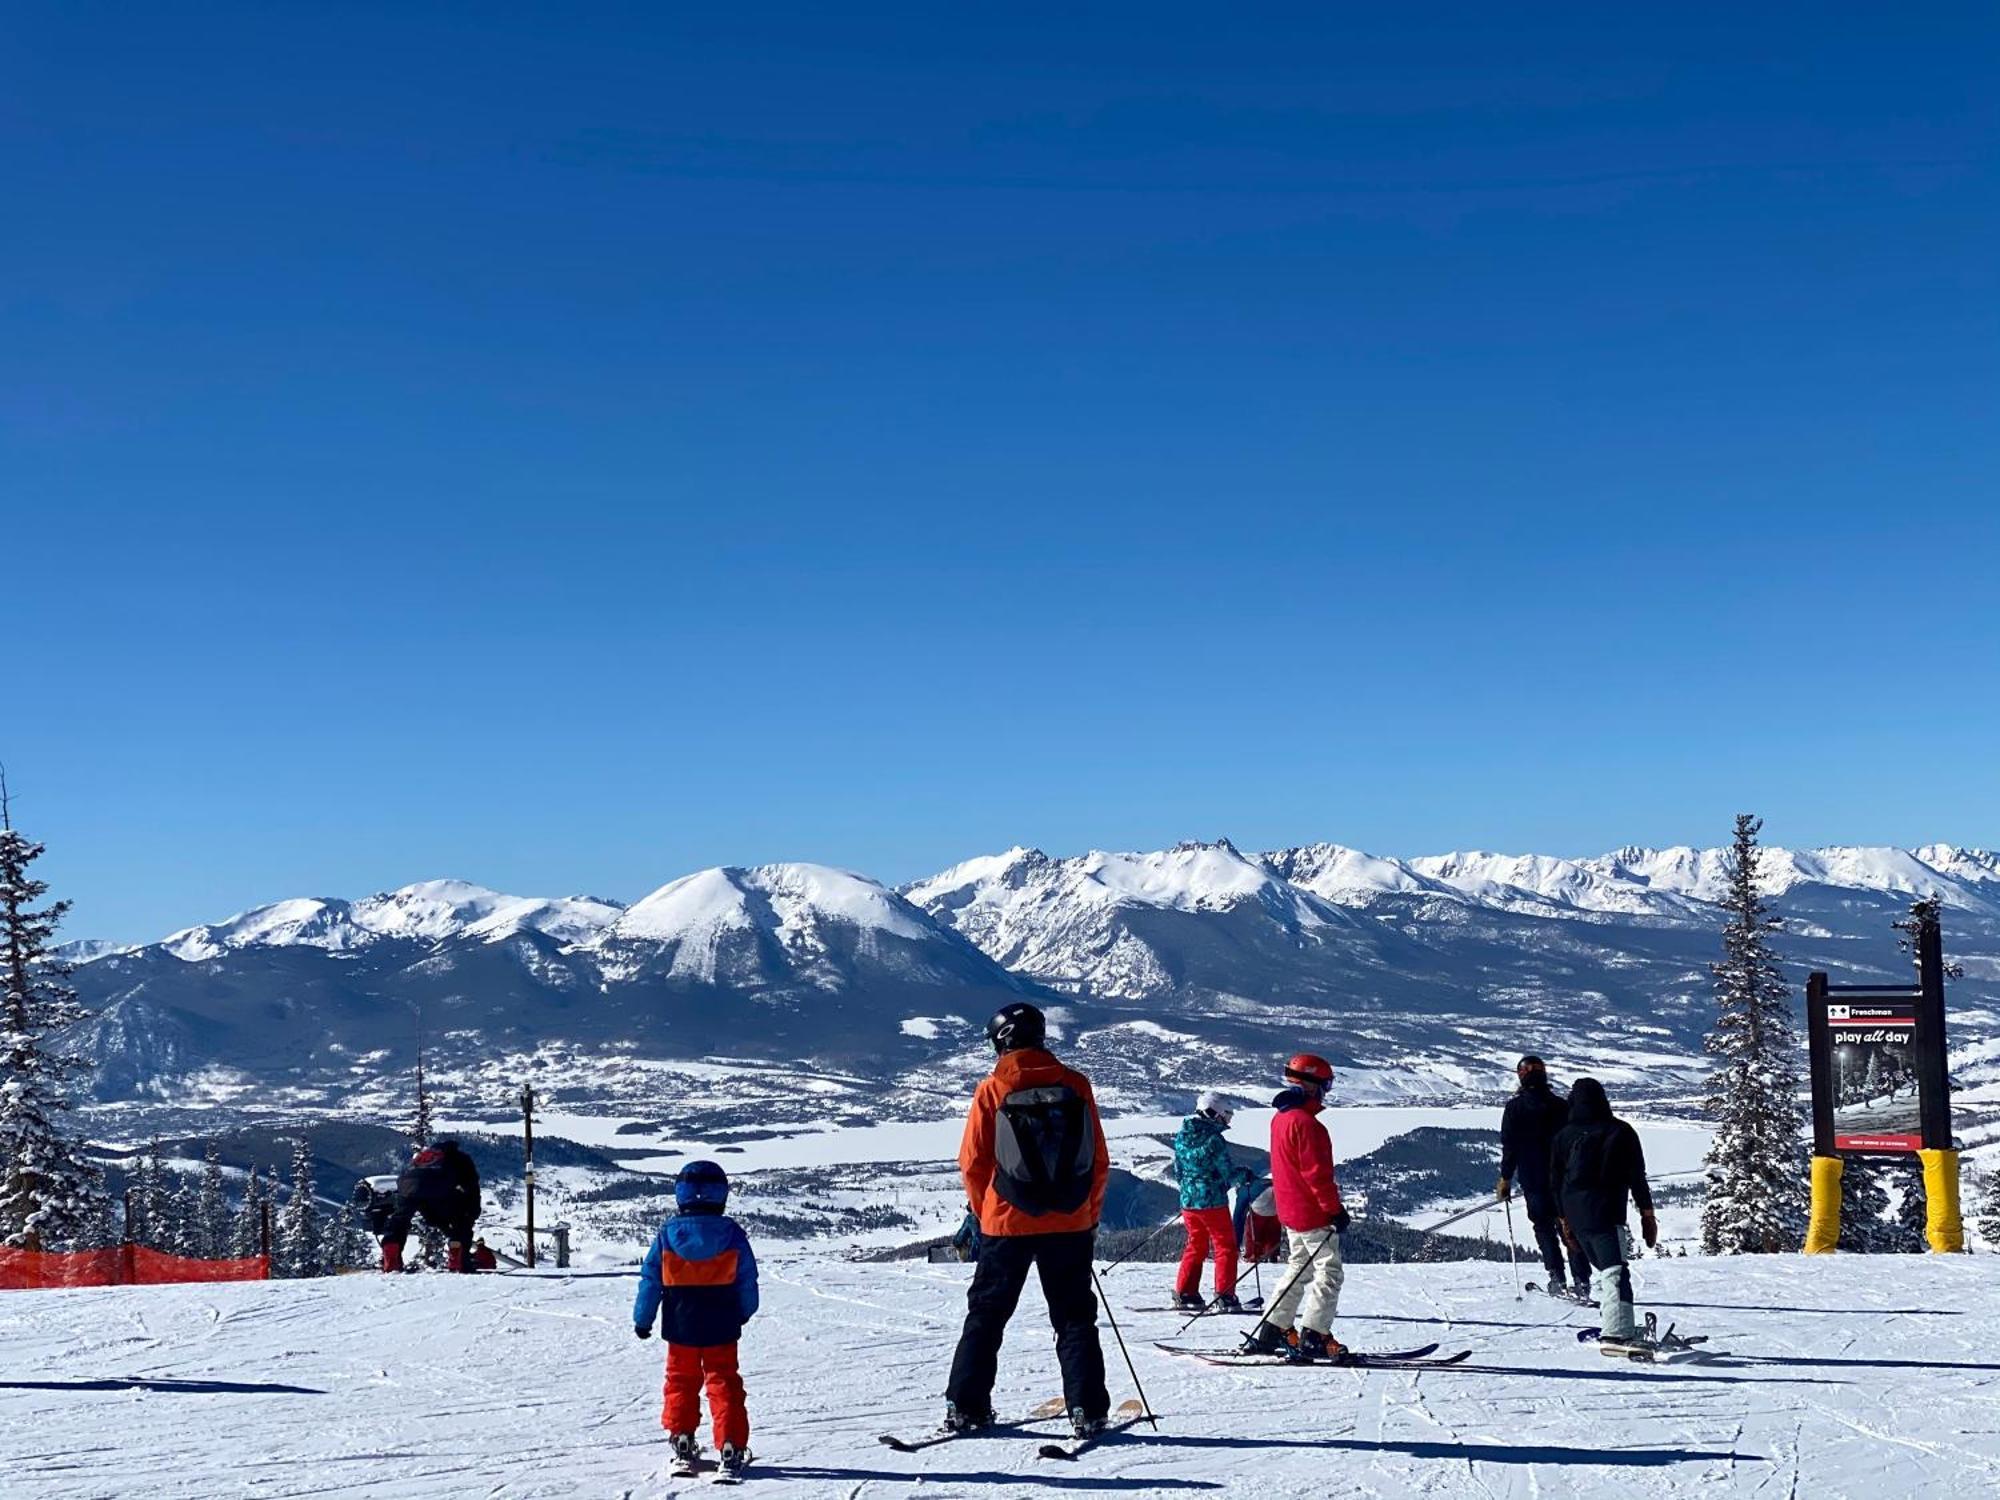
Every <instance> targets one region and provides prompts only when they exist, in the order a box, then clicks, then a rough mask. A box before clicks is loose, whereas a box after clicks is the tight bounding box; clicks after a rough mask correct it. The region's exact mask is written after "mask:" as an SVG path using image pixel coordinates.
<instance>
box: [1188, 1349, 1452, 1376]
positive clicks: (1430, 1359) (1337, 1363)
mask: <svg viewBox="0 0 2000 1500" xmlns="http://www.w3.org/2000/svg"><path fill="white" fill-rule="evenodd" d="M1153 1347H1154V1348H1155V1349H1158V1350H1159V1351H1161V1352H1162V1353H1163V1354H1179V1355H1182V1356H1184V1357H1185V1358H1188V1359H1198V1360H1200V1361H1201V1362H1202V1363H1203V1364H1205V1365H1221V1366H1224V1367H1225V1368H1237V1367H1241V1366H1245V1365H1266V1366H1278V1365H1283V1366H1286V1367H1288V1368H1291V1369H1298V1370H1312V1369H1321V1370H1408V1369H1420V1370H1423V1369H1429V1370H1435V1369H1442V1368H1447V1367H1449V1366H1451V1365H1456V1364H1463V1363H1464V1362H1465V1361H1466V1360H1468V1359H1470V1358H1472V1351H1471V1350H1470V1349H1461V1350H1459V1351H1458V1352H1457V1353H1456V1354H1439V1353H1438V1352H1437V1351H1438V1347H1439V1346H1438V1345H1436V1344H1419V1345H1418V1346H1417V1347H1416V1348H1414V1349H1394V1350H1361V1349H1349V1350H1348V1351H1347V1352H1346V1353H1345V1354H1343V1355H1341V1356H1340V1357H1339V1358H1338V1359H1316V1360H1312V1361H1310V1362H1304V1363H1301V1362H1298V1361H1295V1360H1292V1359H1290V1358H1288V1357H1286V1356H1285V1355H1283V1354H1258V1353H1253V1352H1252V1351H1250V1350H1247V1349H1181V1348H1177V1347H1176V1346H1174V1345H1172V1344H1154V1345H1153Z"/></svg>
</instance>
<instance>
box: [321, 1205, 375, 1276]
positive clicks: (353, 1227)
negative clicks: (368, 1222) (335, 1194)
mask: <svg viewBox="0 0 2000 1500" xmlns="http://www.w3.org/2000/svg"><path fill="white" fill-rule="evenodd" d="M321 1248H322V1250H323V1252H324V1259H325V1262H326V1265H325V1271H326V1273H327V1274H328V1275H332V1274H334V1273H335V1272H337V1271H341V1270H347V1269H350V1268H352V1267H356V1266H365V1265H368V1264H369V1262H370V1260H371V1258H372V1257H370V1255H369V1254H368V1240H367V1237H366V1236H365V1235H364V1234H363V1233H362V1231H361V1221H360V1220H359V1219H358V1218H357V1217H356V1216H355V1212H354V1201H353V1200H352V1199H349V1200H348V1201H347V1202H345V1203H343V1204H341V1205H340V1212H339V1213H337V1214H335V1215H334V1216H333V1222H332V1223H330V1224H328V1225H327V1228H326V1235H325V1237H324V1239H323V1241H322V1243H321Z"/></svg>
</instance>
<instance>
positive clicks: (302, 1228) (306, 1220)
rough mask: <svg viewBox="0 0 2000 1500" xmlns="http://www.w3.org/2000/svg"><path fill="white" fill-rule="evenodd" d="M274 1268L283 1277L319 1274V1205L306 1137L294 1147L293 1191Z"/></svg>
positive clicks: (279, 1233)
mask: <svg viewBox="0 0 2000 1500" xmlns="http://www.w3.org/2000/svg"><path fill="white" fill-rule="evenodd" d="M277 1241H278V1243H277V1245H276V1246H274V1247H273V1254H274V1256H275V1258H276V1259H277V1262H278V1264H277V1266H276V1267H274V1268H273V1269H275V1270H276V1271H277V1273H278V1274H279V1275H280V1276H317V1275H319V1274H320V1262H321V1254H320V1234H319V1204H318V1202H317V1201H316V1199H315V1197H314V1194H313V1160H312V1142H310V1141H308V1140H307V1139H306V1138H305V1137H304V1136H300V1137H299V1143H298V1145H297V1146H296V1147H294V1148H293V1150H292V1191H291V1196H290V1197H288V1198H287V1199H286V1200H285V1211H284V1214H283V1215H282V1217H281V1218H280V1220H279V1223H278V1228H277Z"/></svg>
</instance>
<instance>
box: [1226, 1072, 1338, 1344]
mask: <svg viewBox="0 0 2000 1500" xmlns="http://www.w3.org/2000/svg"><path fill="white" fill-rule="evenodd" d="M1285 1081H1286V1083H1288V1084H1289V1085H1290V1087H1289V1088H1287V1089H1286V1090H1285V1091H1284V1092H1283V1093H1281V1094H1279V1095H1278V1097H1277V1098H1275V1099H1273V1100H1272V1101H1271V1104H1272V1106H1273V1107H1274V1108H1275V1109H1276V1110H1277V1111H1278V1113H1277V1117H1276V1118H1275V1119H1273V1120H1272V1121H1271V1190H1272V1196H1273V1198H1274V1199H1275V1200H1276V1204H1277V1209H1278V1222H1279V1223H1281V1224H1283V1225H1284V1226H1285V1234H1286V1238H1287V1240H1288V1242H1289V1244H1290V1247H1291V1256H1290V1261H1289V1264H1288V1266H1287V1269H1286V1276H1285V1281H1284V1284H1283V1289H1282V1290H1281V1291H1279V1293H1278V1294H1277V1296H1276V1297H1274V1298H1273V1299H1272V1301H1271V1304H1270V1306H1269V1308H1268V1309H1267V1310H1266V1311H1265V1313H1264V1316H1263V1318H1262V1319H1261V1320H1260V1321H1259V1323H1258V1325H1257V1327H1256V1329H1255V1330H1253V1331H1252V1333H1251V1334H1250V1337H1249V1339H1248V1340H1246V1346H1247V1347H1249V1348H1251V1349H1254V1350H1256V1351H1258V1352H1260V1353H1270V1354H1276V1353H1285V1352H1289V1353H1290V1355H1291V1357H1292V1358H1293V1359H1295V1360H1298V1361H1300V1362H1302V1363H1305V1362H1310V1361H1312V1360H1316V1359H1336V1360H1337V1359H1339V1358H1341V1357H1342V1356H1343V1355H1345V1354H1346V1353H1347V1348H1346V1346H1345V1345H1344V1344H1342V1343H1341V1342H1340V1340H1338V1339H1336V1338H1334V1337H1333V1336H1332V1331H1333V1317H1334V1313H1335V1312H1336V1311H1337V1310H1338V1309H1339V1306H1340V1285H1341V1282H1342V1280H1343V1279H1344V1274H1345V1273H1344V1272H1343V1270H1342V1268H1341V1262H1340V1236H1341V1235H1342V1234H1344V1233H1345V1232H1346V1230H1347V1225H1348V1222H1349V1216H1348V1212H1347V1209H1346V1208H1345V1207H1344V1206H1343V1205H1342V1204H1341V1201H1340V1185H1339V1184H1338V1183H1337V1182H1335V1181H1334V1177H1333V1138H1332V1137H1331V1136H1330V1135H1328V1134H1327V1130H1326V1126H1324V1125H1322V1124H1321V1123H1320V1121H1319V1113H1320V1111H1321V1110H1322V1109H1323V1108H1324V1107H1325V1102H1326V1091H1327V1086H1328V1085H1329V1084H1331V1083H1332V1082H1333V1064H1332V1063H1330V1062H1328V1061H1327V1060H1326V1059H1325V1058H1323V1057H1315V1056H1314V1055H1313V1054H1311V1053H1309V1052H1301V1053H1300V1054H1299V1055H1298V1056H1296V1057H1294V1058H1293V1059H1292V1060H1291V1061H1290V1062H1289V1063H1287V1064H1286V1065H1285ZM1295 1320H1296V1321H1297V1322H1298V1323H1299V1324H1300V1325H1302V1326H1300V1327H1299V1329H1298V1331H1297V1336H1296V1337H1297V1341H1296V1342H1293V1331H1292V1325H1293V1323H1294V1321H1295Z"/></svg>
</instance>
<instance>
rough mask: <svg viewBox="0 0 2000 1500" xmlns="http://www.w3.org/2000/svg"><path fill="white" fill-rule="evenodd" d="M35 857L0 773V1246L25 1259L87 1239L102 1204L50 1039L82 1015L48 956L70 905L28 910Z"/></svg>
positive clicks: (39, 893) (67, 1069) (66, 1078)
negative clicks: (24, 1253)
mask: <svg viewBox="0 0 2000 1500" xmlns="http://www.w3.org/2000/svg"><path fill="white" fill-rule="evenodd" d="M43 847H44V846H43V845H41V844H36V843H31V842H29V840H27V839H26V838H24V837H22V836H21V834H20V833H19V832H18V831H17V830H16V829H15V827H14V821H13V812H12V808H11V807H10V806H9V803H8V796H7V783H6V778H5V773H4V772H0V1245H7V1246H11V1247H13V1248H15V1249H28V1250H55V1249H61V1248H65V1247H67V1246H69V1245H72V1244H77V1243H80V1242H81V1241H82V1240H84V1239H86V1238H88V1237H89V1236H90V1234H91V1233H92V1230H93V1226H95V1225H96V1224H97V1223H98V1222H99V1220H100V1218H101V1213H100V1210H99V1208H98V1203H97V1200H98V1198H99V1197H100V1196H101V1195H102V1181H101V1179H100V1177H99V1175H98V1172H97V1169H96V1168H95V1167H94V1166H92V1165H91V1164H90V1162H89V1161H88V1160H87V1159H86V1158H85V1157H84V1155H83V1153H82V1152H81V1150H79V1149H78V1147H77V1145H76V1144H75V1143H74V1142H72V1141H71V1140H70V1138H69V1136H68V1134H67V1133H66V1131H65V1129H64V1122H65V1120H66V1119H67V1117H68V1114H69V1109H70V1097H69V1088H68V1085H69V1082H70V1080H71V1079H72V1078H73V1077H74V1076H75V1075H76V1072H77V1070H78V1067H79V1066H80V1064H79V1063H78V1062H77V1060H76V1059H75V1058H74V1057H72V1056H71V1055H70V1054H68V1053H66V1052H64V1051H62V1050H61V1049H60V1048H59V1047H58V1045H57V1041H56V1036H57V1033H59V1032H61V1031H63V1030H64V1029H65V1028H67V1027H70V1026H74V1025H75V1024H76V1023H77V1022H78V1021H81V1020H82V1019H83V1018H84V1011H83V1007H82V1006H81V1005H79V1004H78V1003H77V998H76V991H75V990H73V989H71V988H70V986H69V982H68V981H69V976H70V967H69V965H67V964H65V963H63V962H62V961H61V960H60V959H58V958H57V957H56V956H55V951H54V947H55V934H56V928H57V927H58V926H59V925H61V923H62V919H63V915H64V913H66V912H67V911H68V910H69V903H68V902H67V901H53V902H51V903H49V905H47V906H43V907H39V908H38V907H37V906H36V905H35V903H36V902H38V901H40V900H41V899H42V897H43V896H45V895H47V894H48V889H49V887H48V882H47V881H44V880H37V879H36V878H35V877H34V875H33V873H32V866H33V865H34V863H35V861H36V860H38V859H40V858H41V857H42V851H43Z"/></svg>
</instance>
